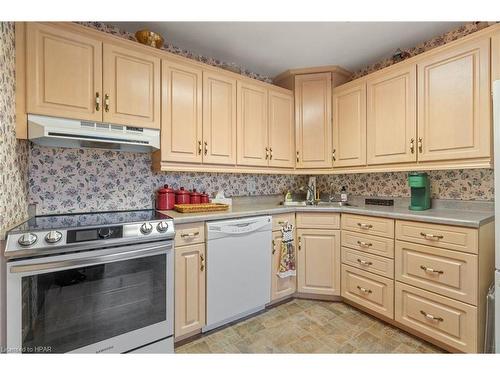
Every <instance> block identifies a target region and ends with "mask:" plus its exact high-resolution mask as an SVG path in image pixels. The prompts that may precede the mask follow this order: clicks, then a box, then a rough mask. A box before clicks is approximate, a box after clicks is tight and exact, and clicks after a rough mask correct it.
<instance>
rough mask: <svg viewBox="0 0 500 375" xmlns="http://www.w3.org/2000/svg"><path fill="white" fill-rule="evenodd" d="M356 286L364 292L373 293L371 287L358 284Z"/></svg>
mask: <svg viewBox="0 0 500 375" xmlns="http://www.w3.org/2000/svg"><path fill="white" fill-rule="evenodd" d="M356 288H358V289H359V290H360V291H362V292H363V293H368V294H370V293H372V291H371V289H366V288H363V287H362V286H359V285H358V286H357V287H356Z"/></svg>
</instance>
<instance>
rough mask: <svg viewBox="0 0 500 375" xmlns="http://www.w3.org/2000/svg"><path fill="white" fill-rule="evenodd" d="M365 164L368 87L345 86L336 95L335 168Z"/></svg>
mask: <svg viewBox="0 0 500 375" xmlns="http://www.w3.org/2000/svg"><path fill="white" fill-rule="evenodd" d="M365 164H366V85H365V82H361V83H356V84H354V85H349V84H348V85H344V86H341V87H339V88H338V89H334V92H333V166H334V167H354V166H359V165H365Z"/></svg>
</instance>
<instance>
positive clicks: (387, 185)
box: [317, 169, 494, 200]
mask: <svg viewBox="0 0 500 375" xmlns="http://www.w3.org/2000/svg"><path fill="white" fill-rule="evenodd" d="M427 173H428V174H429V177H430V182H431V197H432V198H438V199H463V200H493V199H494V181H493V170H492V169H458V170H444V171H428V172H427ZM407 177H408V173H406V172H390V173H364V174H346V175H325V176H319V177H318V178H317V186H318V188H319V189H320V191H324V192H332V193H340V189H342V186H345V187H346V189H347V192H348V194H352V195H361V196H383V197H409V196H410V188H409V187H408V180H407Z"/></svg>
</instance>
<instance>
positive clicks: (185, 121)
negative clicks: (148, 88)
mask: <svg viewBox="0 0 500 375" xmlns="http://www.w3.org/2000/svg"><path fill="white" fill-rule="evenodd" d="M202 77H203V74H202V70H201V69H198V68H197V67H194V66H191V65H188V64H177V63H173V62H170V61H167V60H163V61H162V127H161V152H162V160H165V161H175V162H185V163H201V161H202V142H203V138H202V85H203V83H202V79H203V78H202Z"/></svg>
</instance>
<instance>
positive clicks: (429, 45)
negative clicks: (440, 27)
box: [352, 22, 488, 79]
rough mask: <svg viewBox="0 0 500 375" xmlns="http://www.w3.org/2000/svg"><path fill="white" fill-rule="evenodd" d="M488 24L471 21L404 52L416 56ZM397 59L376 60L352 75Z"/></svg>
mask: <svg viewBox="0 0 500 375" xmlns="http://www.w3.org/2000/svg"><path fill="white" fill-rule="evenodd" d="M487 26H488V22H469V23H466V24H464V25H462V26H460V27H458V28H456V29H454V30H450V31H448V32H446V33H444V34H442V35H439V36H436V37H434V38H432V39H430V40H427V41H425V42H423V43H421V44H419V45H417V46H415V47H413V48H408V49H403V50H402V52H403V53H404V54H405V55H406V58H409V57H413V56H416V55H418V54H420V53H422V52H425V51H428V50H430V49H433V48H435V47H439V46H442V45H444V44H446V43H450V42H452V41H454V40H457V39H459V38H462V37H464V36H466V35H469V34H472V33H474V32H476V31H479V30H482V29H484V28H485V27H487ZM396 62H397V61H394V60H393V59H392V57H388V58H386V59H384V60H382V61H379V62H376V63H375V64H371V65H368V66H366V67H365V68H363V69H361V70H359V71H357V72H355V73H354V74H353V76H352V79H356V78H360V77H363V76H365V75H367V74H370V73H373V72H375V71H377V70H380V69H383V68H386V67H388V66H390V65H393V64H395V63H396Z"/></svg>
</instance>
